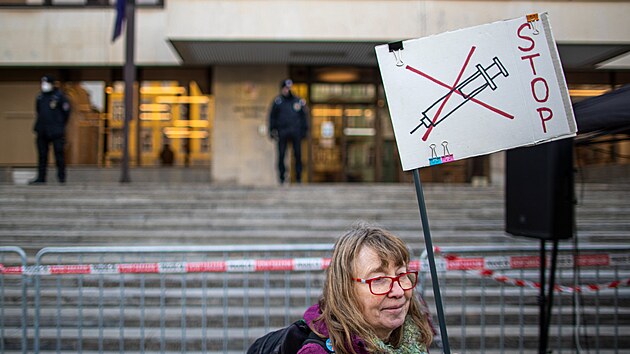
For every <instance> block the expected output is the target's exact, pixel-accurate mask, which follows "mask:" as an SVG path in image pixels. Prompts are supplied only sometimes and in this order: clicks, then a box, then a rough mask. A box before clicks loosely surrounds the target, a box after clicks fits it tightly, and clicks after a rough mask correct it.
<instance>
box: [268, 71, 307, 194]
mask: <svg viewBox="0 0 630 354" xmlns="http://www.w3.org/2000/svg"><path fill="white" fill-rule="evenodd" d="M292 86H293V81H291V80H289V79H286V80H282V82H281V84H280V92H281V94H280V95H279V96H277V97H276V98H275V99H274V100H273V104H272V105H271V110H270V113H269V135H270V137H271V138H272V139H274V140H277V142H278V177H279V179H280V183H281V184H282V183H284V180H285V173H286V167H285V165H284V156H285V152H286V149H287V143H289V142H291V145H292V148H293V156H294V159H295V176H296V180H297V183H300V182H301V178H302V149H301V147H302V139H304V138H305V137H306V134H307V133H308V108H307V107H306V102H305V101H304V100H303V99H301V98H300V97H297V96H294V95H293V93H292V92H291V87H292Z"/></svg>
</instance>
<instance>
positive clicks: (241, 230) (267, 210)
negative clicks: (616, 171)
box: [0, 183, 630, 353]
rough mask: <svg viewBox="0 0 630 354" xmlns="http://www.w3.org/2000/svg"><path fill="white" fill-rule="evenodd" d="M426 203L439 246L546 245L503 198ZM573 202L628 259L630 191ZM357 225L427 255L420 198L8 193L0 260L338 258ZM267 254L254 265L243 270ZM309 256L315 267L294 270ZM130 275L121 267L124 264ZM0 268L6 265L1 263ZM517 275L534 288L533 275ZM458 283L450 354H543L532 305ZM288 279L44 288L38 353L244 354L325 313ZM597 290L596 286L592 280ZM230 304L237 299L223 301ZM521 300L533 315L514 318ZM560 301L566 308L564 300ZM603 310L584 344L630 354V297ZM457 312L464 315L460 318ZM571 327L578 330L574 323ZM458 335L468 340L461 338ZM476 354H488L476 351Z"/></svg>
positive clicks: (455, 194)
mask: <svg viewBox="0 0 630 354" xmlns="http://www.w3.org/2000/svg"><path fill="white" fill-rule="evenodd" d="M424 194H425V198H426V205H427V209H428V214H429V221H430V227H431V234H432V237H433V242H434V245H435V246H440V247H447V248H448V247H451V246H470V247H473V248H474V247H485V246H505V247H513V246H530V247H531V246H538V244H539V243H538V242H537V241H536V240H532V239H527V238H523V237H514V236H510V235H508V234H506V233H505V231H504V199H503V198H504V194H503V189H502V188H501V187H496V186H489V187H471V186H468V185H434V184H429V185H425V186H424ZM576 197H577V199H578V205H577V206H576V223H577V235H578V236H577V237H578V239H579V243H580V245H581V246H585V245H616V246H626V247H627V248H628V249H629V250H630V218H628V217H627V215H629V212H630V204H629V203H628V202H627V200H629V198H630V183H628V184H626V183H615V184H586V185H578V186H576ZM358 220H366V221H370V222H375V223H378V224H380V225H382V226H384V227H386V228H388V229H390V230H392V231H393V232H394V233H396V234H398V235H399V236H401V237H402V238H403V239H405V240H406V241H407V242H408V243H409V244H410V246H411V247H412V249H414V250H416V251H417V253H418V254H419V253H420V252H421V251H422V250H424V248H425V245H424V240H423V235H422V227H421V223H420V220H419V212H418V204H417V200H416V194H415V189H414V187H413V185H412V184H370V185H366V184H360V185H359V184H356V185H354V184H345V185H328V184H324V185H298V186H295V185H291V186H285V187H266V188H254V187H236V186H217V185H212V184H202V183H188V184H164V183H159V184H158V183H144V184H138V183H132V184H129V185H120V184H117V183H92V184H90V183H69V184H67V185H65V186H60V185H55V184H50V185H46V186H21V185H12V184H11V185H10V184H0V246H18V247H21V248H22V249H23V250H25V252H26V254H27V256H28V260H29V264H32V263H33V261H34V257H35V254H36V253H37V252H38V251H39V250H40V249H42V248H43V247H73V246H106V247H112V246H124V247H133V246H159V247H161V246H164V247H166V248H168V247H175V246H198V247H204V246H213V245H214V246H225V245H240V246H249V245H253V246H255V245H300V244H309V245H310V244H325V245H331V244H332V243H333V242H334V240H335V239H336V238H337V237H338V236H339V235H341V234H342V233H343V232H344V231H345V230H346V229H347V228H348V227H349V226H350V225H351V224H352V223H354V222H356V221H358ZM261 254H263V253H261V252H258V253H251V252H250V253H247V254H245V253H243V254H239V255H236V256H235V257H237V258H238V257H241V258H247V257H255V256H258V255H261ZM325 254H326V252H319V253H317V252H315V253H309V254H308V256H319V255H321V256H325ZM284 256H285V257H287V256H286V255H284ZM303 256H306V254H296V255H289V256H288V257H303ZM80 261H82V262H84V263H86V262H102V259H100V260H99V259H90V258H82V259H81V260H80ZM131 261H133V259H130V258H126V259H124V261H123V262H131ZM0 263H5V264H8V263H7V259H5V260H3V258H0ZM446 274H449V273H446ZM519 275H520V276H528V277H529V278H530V279H532V280H538V279H537V277H538V274H537V272H536V271H535V270H532V271H531V272H529V273H528V274H519ZM449 277H451V276H450V275H447V278H445V279H444V281H445V283H446V284H447V285H448V287H446V288H445V292H444V294H443V296H444V297H445V303H446V304H448V305H449V306H447V307H446V315H447V324H448V326H449V337H450V339H451V347H452V348H458V350H457V351H459V352H462V347H461V346H463V345H464V346H465V347H467V348H469V350H468V351H466V352H481V351H483V352H485V353H495V352H501V348H507V349H506V350H505V351H504V352H512V351H511V350H514V348H518V347H519V346H523V347H525V348H527V352H532V353H533V352H536V348H537V347H536V346H537V343H538V340H537V338H538V307H537V303H536V295H537V291H535V290H533V289H526V290H522V289H516V288H513V289H510V288H503V289H500V288H499V286H498V285H497V284H496V283H493V282H488V283H483V284H482V283H481V282H478V281H477V282H476V283H475V282H473V281H471V285H469V288H467V289H466V293H465V294H463V293H462V290H461V289H459V288H458V286H457V285H452V284H457V281H459V278H457V279H450V278H449ZM5 278H7V282H6V283H5V284H4V288H5V289H7V290H6V292H5V293H4V295H2V299H3V302H2V311H4V315H3V322H2V323H3V326H4V329H5V331H4V332H3V336H4V338H3V342H2V343H3V346H2V347H1V348H0V349H4V350H3V351H4V352H7V353H9V352H20V351H19V344H20V340H21V335H20V334H21V332H20V328H19V327H20V319H21V318H22V317H21V308H20V305H19V304H20V299H21V295H20V292H19V288H17V289H16V288H15V287H13V288H12V287H9V280H8V277H5ZM287 279H288V278H287V275H286V274H285V273H284V272H271V273H265V275H264V276H262V275H261V274H258V275H256V274H254V275H251V276H247V277H245V276H243V275H242V274H240V275H239V274H232V275H229V276H226V275H225V274H221V273H209V274H208V273H205V274H192V275H187V276H186V277H185V279H184V278H183V277H182V275H173V276H168V277H160V276H151V275H147V276H141V275H127V276H125V277H124V280H121V277H120V276H113V275H112V276H106V277H104V278H97V277H76V276H74V277H71V276H63V277H42V278H41V281H40V286H41V289H42V291H41V297H40V299H39V301H40V308H41V312H40V317H39V324H40V326H39V331H40V336H41V341H40V349H41V352H49V351H55V352H56V351H57V350H59V351H60V352H63V353H66V352H67V353H69V352H78V351H81V352H86V353H92V352H99V351H102V352H119V351H120V350H119V349H120V348H125V350H124V351H125V352H127V353H130V352H141V351H142V350H140V349H138V348H145V349H146V351H147V352H206V351H207V352H210V353H219V352H221V353H223V352H229V353H239V352H240V353H242V352H244V348H246V346H247V344H248V343H249V342H251V340H252V339H253V338H256V337H257V336H260V335H262V334H263V333H265V332H266V331H268V330H269V329H273V328H277V327H280V326H283V325H284V324H285V323H286V322H287V321H288V320H293V319H296V318H299V317H300V316H301V314H302V312H303V310H304V309H305V307H306V306H308V305H310V304H311V303H312V302H314V301H316V299H317V296H318V294H319V288H320V287H321V281H322V274H321V273H320V274H312V276H311V274H310V273H297V274H293V275H291V276H290V279H289V280H287ZM598 279H599V278H598ZM591 280H592V281H596V280H595V278H593V279H588V278H584V279H583V281H585V282H588V281H591ZM13 281H14V280H13ZM473 283H474V284H473ZM121 284H122V285H121ZM226 284H227V287H226ZM32 285H33V284H32V283H29V291H28V296H27V298H28V304H29V309H28V316H27V321H28V328H29V330H28V333H29V334H28V338H29V348H32V340H31V339H32V336H33V333H34V329H33V321H34V318H35V311H34V310H33V309H34V303H35V298H34V289H33V286H32ZM425 286H426V288H427V290H428V291H427V292H426V299H427V301H428V302H429V304H430V305H432V303H433V295H432V292H431V291H430V284H426V285H425ZM121 289H123V290H121ZM226 293H227V294H228V295H229V296H227V297H225V295H226ZM482 293H483V294H484V295H485V296H483V297H482V296H481V294H482ZM243 294H246V296H244V295H243ZM463 296H465V298H463ZM523 299H525V300H524V301H525V303H524V304H519V301H520V302H522V301H523ZM462 300H463V301H462ZM563 301H565V304H566V301H568V300H567V298H563ZM595 301H597V304H596V305H597V309H598V310H597V312H595V311H594V310H593V308H591V307H586V309H585V313H584V314H583V315H584V316H590V317H589V320H591V323H593V322H594V321H598V322H597V323H598V324H599V325H598V331H599V333H598V336H597V338H590V339H589V340H590V342H589V345H590V348H591V349H593V348H594V346H595V345H597V346H598V349H600V350H598V352H599V353H607V352H608V350H612V349H614V348H621V351H624V350H629V349H630V339H629V338H626V337H623V336H620V335H616V333H617V334H618V332H619V331H622V333H623V331H627V330H629V329H630V323H629V322H628V321H627V318H630V316H629V315H630V293H629V292H628V291H627V289H620V291H619V292H618V293H616V294H613V295H601V296H599V295H598V296H597V298H596V299H595V298H591V297H585V298H584V302H585V303H586V304H587V305H586V306H594V305H593V304H594V302H595ZM462 302H465V303H466V306H465V308H464V309H463V308H462V306H461V304H462ZM517 304H518V306H517ZM566 311H567V313H568V311H569V310H566ZM480 312H483V313H484V315H483V317H481V316H479V314H480ZM462 315H463V316H462ZM615 316H617V317H615ZM620 316H621V318H622V320H623V318H625V319H626V320H623V321H621V322H622V324H623V326H622V327H621V329H619V321H617V322H616V324H615V325H613V320H614V319H615V318H617V320H618V319H619V317H620ZM463 319H464V320H463ZM462 321H465V323H462ZM564 321H565V322H563V323H568V322H569V320H568V319H566V318H565V319H564ZM554 323H558V320H557V319H554ZM462 326H463V327H465V333H462V332H461V330H460V327H462ZM616 331H617V332H616ZM626 333H627V332H626ZM571 337H572V333H571V328H570V326H567V328H566V331H564V333H563V334H561V335H559V336H558V338H556V337H554V336H552V338H551V339H550V347H553V345H554V343H556V342H557V343H560V342H562V343H565V344H562V345H566V346H565V348H571V346H570V345H571ZM593 337H595V336H593ZM77 338H81V340H80V341H77ZM121 338H124V339H121ZM160 338H163V339H164V340H162V341H161V340H160ZM182 338H185V339H182ZM226 338H227V340H226ZM481 341H483V343H480V342H481ZM519 341H522V342H523V341H524V344H523V343H522V342H521V343H520V344H519ZM554 341H556V342H554ZM595 341H597V343H595ZM182 343H184V344H182ZM604 343H607V344H605V345H604ZM480 347H483V348H484V350H479V349H473V348H480ZM130 348H132V349H130ZM0 352H2V351H0Z"/></svg>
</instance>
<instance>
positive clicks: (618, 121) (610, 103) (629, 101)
mask: <svg viewBox="0 0 630 354" xmlns="http://www.w3.org/2000/svg"><path fill="white" fill-rule="evenodd" d="M573 112H574V113H575V119H576V121H577V126H578V137H580V135H590V136H599V135H604V134H613V133H625V134H629V133H630V85H626V86H623V87H621V88H619V89H617V90H614V91H611V92H608V93H606V94H603V95H601V96H597V97H592V98H589V99H586V100H584V101H580V102H577V103H575V104H574V105H573Z"/></svg>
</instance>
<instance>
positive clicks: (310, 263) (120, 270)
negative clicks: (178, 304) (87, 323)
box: [0, 258, 330, 275]
mask: <svg viewBox="0 0 630 354" xmlns="http://www.w3.org/2000/svg"><path fill="white" fill-rule="evenodd" d="M329 264H330V259H328V258H289V259H255V260H254V259H251V260H247V259H245V260H234V261H211V262H160V263H116V264H113V263H107V264H72V265H63V264H62V265H42V266H39V267H37V266H28V267H22V266H14V267H5V266H3V265H2V264H0V274H8V275H21V274H27V275H61V274H156V273H226V272H236V273H243V272H267V271H309V270H310V271H313V270H324V269H326V268H328V265H329Z"/></svg>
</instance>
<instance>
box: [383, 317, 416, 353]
mask: <svg viewBox="0 0 630 354" xmlns="http://www.w3.org/2000/svg"><path fill="white" fill-rule="evenodd" d="M420 338H421V334H420V329H419V328H418V326H416V325H415V323H413V321H412V320H411V318H409V317H407V318H406V319H405V323H404V324H403V335H402V341H401V342H400V345H398V347H396V348H394V347H393V346H392V345H391V344H386V343H384V342H383V341H382V340H380V339H378V338H374V344H376V346H377V347H378V351H377V353H379V354H380V353H383V354H428V353H429V351H428V350H427V347H426V345H424V343H421V342H419V341H418V340H419V339H420Z"/></svg>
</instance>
